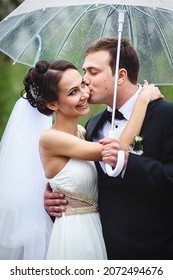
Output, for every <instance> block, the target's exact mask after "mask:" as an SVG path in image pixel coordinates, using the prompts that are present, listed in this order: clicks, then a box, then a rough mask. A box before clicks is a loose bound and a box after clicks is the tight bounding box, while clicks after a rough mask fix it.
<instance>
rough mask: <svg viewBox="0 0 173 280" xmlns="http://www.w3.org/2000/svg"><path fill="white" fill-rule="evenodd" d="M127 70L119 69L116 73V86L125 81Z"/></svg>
mask: <svg viewBox="0 0 173 280" xmlns="http://www.w3.org/2000/svg"><path fill="white" fill-rule="evenodd" d="M127 77H128V75H127V70H126V69H125V68H120V69H119V71H118V84H119V85H120V84H122V83H123V82H124V81H125V80H126V79H127Z"/></svg>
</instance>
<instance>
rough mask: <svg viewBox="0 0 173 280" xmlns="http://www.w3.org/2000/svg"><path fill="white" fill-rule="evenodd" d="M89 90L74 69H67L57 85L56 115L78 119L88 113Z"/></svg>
mask: <svg viewBox="0 0 173 280" xmlns="http://www.w3.org/2000/svg"><path fill="white" fill-rule="evenodd" d="M89 96H90V90H89V88H88V86H86V84H85V82H84V80H83V78H82V76H81V75H80V73H79V72H78V71H77V70H75V69H68V70H66V71H65V72H64V73H63V76H62V78H61V80H60V82H59V84H58V114H63V115H66V116H68V117H69V116H71V117H79V116H83V115H86V114H87V113H88V112H89V105H88V98H89Z"/></svg>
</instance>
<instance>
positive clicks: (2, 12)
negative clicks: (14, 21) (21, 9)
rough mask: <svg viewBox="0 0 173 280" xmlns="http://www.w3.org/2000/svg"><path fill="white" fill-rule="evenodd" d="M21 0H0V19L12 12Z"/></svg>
mask: <svg viewBox="0 0 173 280" xmlns="http://www.w3.org/2000/svg"><path fill="white" fill-rule="evenodd" d="M22 2H23V0H0V7H1V9H0V20H2V19H3V18H4V17H5V16H7V15H8V14H9V13H10V12H12V11H13V10H14V9H15V8H16V7H17V6H18V5H20V4H21V3H22Z"/></svg>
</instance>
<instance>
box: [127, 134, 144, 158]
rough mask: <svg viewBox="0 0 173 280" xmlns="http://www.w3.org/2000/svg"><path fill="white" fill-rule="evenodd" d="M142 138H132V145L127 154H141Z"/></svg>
mask: <svg viewBox="0 0 173 280" xmlns="http://www.w3.org/2000/svg"><path fill="white" fill-rule="evenodd" d="M143 140H144V137H143V136H137V135H135V136H134V139H133V143H132V144H131V145H130V147H129V152H130V153H133V154H137V155H142V154H143Z"/></svg>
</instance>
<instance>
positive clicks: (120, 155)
mask: <svg viewBox="0 0 173 280" xmlns="http://www.w3.org/2000/svg"><path fill="white" fill-rule="evenodd" d="M114 134H115V133H114V131H113V130H110V131H109V136H108V137H111V138H112V137H115V135H114ZM124 159H125V153H124V151H122V150H120V151H118V158H117V164H116V167H115V168H114V169H112V166H111V165H109V164H108V163H106V173H107V174H108V175H109V176H112V177H117V176H118V175H119V174H120V173H121V171H122V169H123V166H124Z"/></svg>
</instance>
